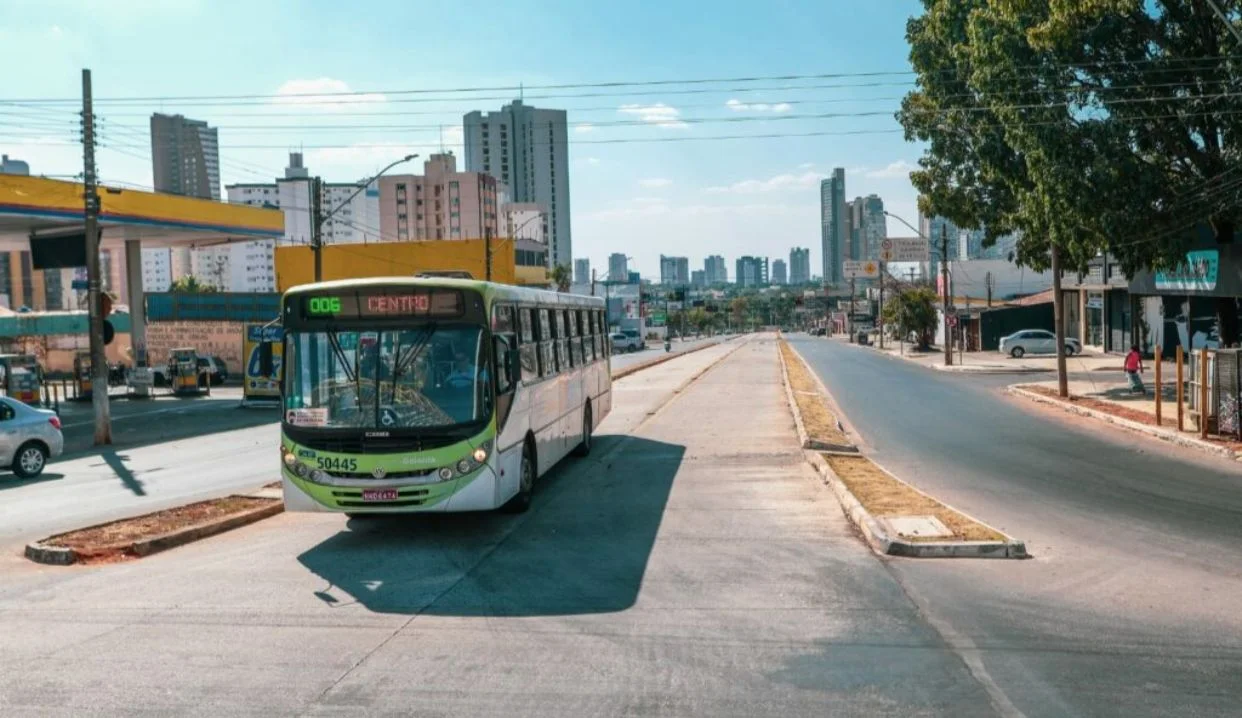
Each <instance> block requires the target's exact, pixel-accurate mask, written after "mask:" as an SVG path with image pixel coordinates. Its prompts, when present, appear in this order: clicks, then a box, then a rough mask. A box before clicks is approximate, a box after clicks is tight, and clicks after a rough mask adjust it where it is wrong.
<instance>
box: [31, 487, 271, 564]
mask: <svg viewBox="0 0 1242 718" xmlns="http://www.w3.org/2000/svg"><path fill="white" fill-rule="evenodd" d="M273 500H274V499H256V498H248V497H245V496H226V497H224V498H222V499H213V500H210V501H199V502H198V503H194V504H189V505H187V506H177V507H175V508H171V509H165V510H164V511H156V512H155V513H152V514H146V515H145V516H135V517H134V518H131V519H122V520H120V521H113V522H111V523H106V524H102V525H100V526H92V527H90V528H85V529H80V530H78V531H70V532H69V533H64V534H61V535H59V536H53V537H52V538H50V539H48V540H47V541H45V542H44V543H46V544H47V545H49V546H62V547H65V548H72V549H76V550H78V551H80V552H83V553H86V554H90V553H92V552H96V551H100V552H108V550H110V549H114V548H116V547H124V546H128V545H129V544H132V543H133V542H135V541H139V540H142V539H149V538H154V537H156V536H162V535H164V534H166V533H169V532H171V531H176V530H178V529H183V528H187V527H190V526H194V525H196V524H200V523H203V522H204V521H208V520H210V519H217V518H221V517H224V516H229V515H231V514H235V513H241V512H243V511H249V510H251V509H256V508H258V507H260V506H266V505H268V504H270V503H272V501H273Z"/></svg>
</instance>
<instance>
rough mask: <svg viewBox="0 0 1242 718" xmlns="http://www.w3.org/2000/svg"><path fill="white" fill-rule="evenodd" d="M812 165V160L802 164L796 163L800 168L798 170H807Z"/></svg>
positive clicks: (813, 164)
mask: <svg viewBox="0 0 1242 718" xmlns="http://www.w3.org/2000/svg"><path fill="white" fill-rule="evenodd" d="M814 166H815V163H814V162H803V163H802V164H800V165H798V169H800V170H809V169H811V168H812V167H814Z"/></svg>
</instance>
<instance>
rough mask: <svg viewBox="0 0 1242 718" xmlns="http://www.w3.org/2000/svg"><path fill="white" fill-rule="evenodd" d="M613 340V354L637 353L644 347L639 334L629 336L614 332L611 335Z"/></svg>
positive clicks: (624, 333) (610, 337)
mask: <svg viewBox="0 0 1242 718" xmlns="http://www.w3.org/2000/svg"><path fill="white" fill-rule="evenodd" d="M609 339H611V340H612V353H613V354H624V353H625V352H636V351H638V350H639V349H642V348H644V347H643V339H642V337H640V336H637V334H629V333H627V332H613V333H612V334H610V335H609Z"/></svg>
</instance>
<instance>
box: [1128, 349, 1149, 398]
mask: <svg viewBox="0 0 1242 718" xmlns="http://www.w3.org/2000/svg"><path fill="white" fill-rule="evenodd" d="M1125 370H1126V376H1127V377H1129V378H1130V391H1132V392H1134V393H1136V394H1146V393H1147V389H1146V388H1144V387H1143V355H1142V354H1139V348H1138V345H1137V344H1135V345H1133V346H1131V347H1130V353H1129V354H1127V355H1126V363H1125Z"/></svg>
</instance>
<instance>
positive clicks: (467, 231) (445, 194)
mask: <svg viewBox="0 0 1242 718" xmlns="http://www.w3.org/2000/svg"><path fill="white" fill-rule="evenodd" d="M498 211H499V205H498V203H497V198H496V178H495V177H493V176H491V175H489V174H487V173H485V172H458V171H457V158H456V157H454V156H453V154H452V153H451V152H449V153H443V154H433V155H431V156H430V157H428V158H427V161H426V162H424V163H423V174H422V175H412V174H406V175H387V176H384V177H381V178H380V179H379V212H380V223H379V227H380V233H381V234H382V235H384V236H386V237H390V238H392V239H395V240H397V241H398V242H404V241H406V240H423V239H480V238H483V237H488V236H492V237H497V236H499V233H498V232H497V230H498V228H499V223H498Z"/></svg>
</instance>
